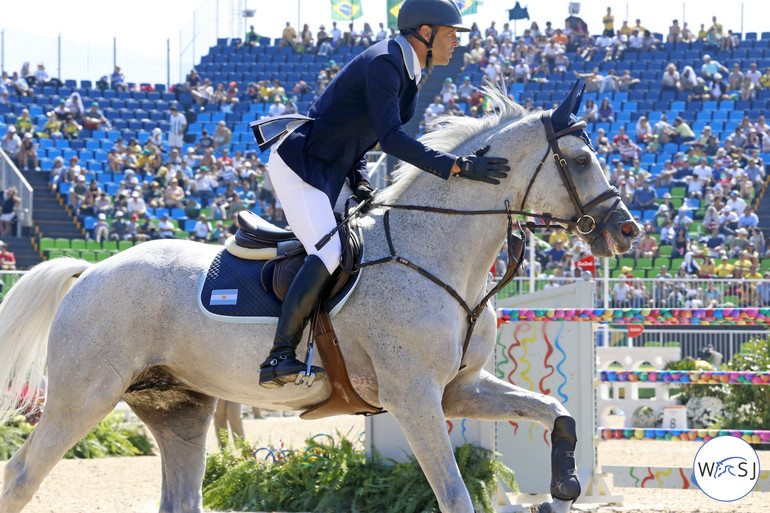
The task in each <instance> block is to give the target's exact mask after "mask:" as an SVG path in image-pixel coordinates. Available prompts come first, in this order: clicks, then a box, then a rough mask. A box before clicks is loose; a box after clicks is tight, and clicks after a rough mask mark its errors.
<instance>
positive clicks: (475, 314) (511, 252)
mask: <svg viewBox="0 0 770 513" xmlns="http://www.w3.org/2000/svg"><path fill="white" fill-rule="evenodd" d="M506 207H508V202H506ZM390 212H391V211H390V210H387V211H386V212H385V215H384V227H385V238H386V239H387V242H388V250H389V251H390V256H387V257H383V258H380V259H377V260H373V261H371V262H365V263H363V264H361V267H368V266H372V265H378V264H384V263H386V262H397V263H399V264H402V265H405V266H406V267H408V268H410V269H412V270H414V271H416V272H417V273H419V274H420V275H422V276H424V277H425V278H428V279H429V280H430V281H432V282H433V283H435V284H436V285H438V286H439V287H441V288H442V289H444V290H445V291H446V292H447V293H448V294H449V295H450V296H452V297H453V298H454V299H455V300H456V301H457V302H458V303H459V305H460V306H461V307H462V309H463V310H465V313H466V314H467V316H468V331H466V333H465V339H464V341H463V346H462V357H461V359H460V361H461V362H462V360H463V359H464V358H465V353H466V352H467V351H468V345H469V344H470V340H471V335H472V334H473V329H474V328H475V326H476V321H478V319H479V316H480V315H481V312H483V311H484V308H486V305H487V302H488V301H489V300H490V299H491V298H492V297H494V296H495V294H497V293H498V292H499V291H500V290H502V289H503V287H505V286H506V285H508V284H509V283H510V282H511V280H513V278H514V277H515V276H516V272H517V271H518V269H519V265H520V264H521V259H522V256H523V254H524V234H523V231H522V229H521V225H519V224H518V223H517V226H518V228H519V235H516V234H515V233H514V231H513V226H514V223H513V218H512V211H511V210H510V209H508V210H507V211H506V214H507V216H508V268H507V269H506V271H505V274H504V275H503V277H502V279H501V280H500V281H499V282H498V283H497V284H496V285H495V286H494V287H493V288H492V290H490V291H489V292H488V293H487V294H486V295H485V296H484V298H483V299H482V300H481V301H480V302H479V304H478V305H476V307H475V308H471V307H470V305H468V303H467V302H466V301H465V300H464V299H463V297H462V296H461V295H460V294H459V293H458V292H457V291H456V290H455V289H454V287H452V286H451V285H449V284H448V283H446V282H444V281H442V280H441V279H440V278H438V277H437V276H436V275H435V274H433V273H431V272H430V271H428V270H427V269H425V268H424V267H421V266H420V265H417V264H415V263H414V262H411V261H410V260H408V259H407V258H404V257H402V256H401V255H399V254H398V252H397V251H396V247H395V245H394V244H393V237H392V236H391V228H390ZM434 212H435V211H434ZM435 213H444V212H435ZM489 213H492V212H489ZM494 213H499V211H496V212H494ZM463 367H465V365H461V366H460V369H462V368H463Z"/></svg>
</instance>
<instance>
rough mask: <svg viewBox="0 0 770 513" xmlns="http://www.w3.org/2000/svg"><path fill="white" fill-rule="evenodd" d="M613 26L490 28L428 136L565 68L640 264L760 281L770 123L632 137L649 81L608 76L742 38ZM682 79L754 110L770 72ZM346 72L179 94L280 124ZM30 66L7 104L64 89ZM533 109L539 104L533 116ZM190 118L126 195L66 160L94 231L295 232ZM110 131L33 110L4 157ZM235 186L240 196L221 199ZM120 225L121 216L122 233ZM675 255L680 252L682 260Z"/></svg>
mask: <svg viewBox="0 0 770 513" xmlns="http://www.w3.org/2000/svg"><path fill="white" fill-rule="evenodd" d="M602 27H603V30H602V33H601V35H599V36H597V37H592V36H591V35H590V33H589V31H588V27H587V25H586V24H585V23H584V22H583V20H581V19H580V18H577V17H571V18H568V19H567V20H566V21H565V23H564V26H563V27H554V26H553V25H552V23H551V22H546V23H545V25H544V27H543V28H542V29H541V28H540V26H539V24H538V23H537V22H532V23H531V25H530V26H529V27H528V28H527V29H525V30H524V32H523V34H522V35H521V36H517V35H515V34H513V31H512V30H511V26H510V25H509V24H508V23H505V24H503V26H502V28H501V29H499V30H498V27H497V26H496V24H495V23H494V22H492V23H491V24H490V26H489V27H487V28H486V29H485V30H484V31H483V33H482V31H481V29H480V28H479V27H478V25H477V24H475V23H474V24H473V26H472V28H471V32H470V33H469V34H468V50H467V52H465V53H464V55H463V72H462V73H461V77H460V80H459V82H457V83H456V82H455V80H454V79H453V77H446V78H445V79H444V81H443V84H442V87H441V89H440V91H439V92H438V93H437V94H435V96H434V97H433V102H432V103H431V104H430V105H429V106H428V107H427V108H426V110H425V112H424V113H423V115H422V119H421V122H420V129H421V130H423V131H425V130H430V129H431V126H432V125H431V121H433V120H435V119H436V118H438V117H439V116H441V115H458V116H461V115H470V116H475V117H481V116H484V115H486V114H487V113H488V112H487V106H486V103H485V97H484V95H483V93H482V92H481V91H480V90H479V88H478V84H474V83H473V81H472V80H471V78H472V75H473V76H475V75H476V72H480V73H481V74H482V75H483V77H484V78H483V80H484V81H489V82H503V83H505V84H513V83H523V84H528V83H530V82H533V81H534V82H538V81H539V82H547V81H549V80H550V79H551V78H552V76H553V75H554V74H555V73H558V75H557V77H558V78H559V79H563V80H566V78H565V73H573V74H574V75H576V76H577V77H579V78H581V79H583V80H584V81H585V83H586V86H587V90H588V91H590V92H596V93H598V98H599V99H598V100H597V101H596V102H595V101H594V100H593V98H591V99H588V100H587V101H586V102H585V104H584V105H583V109H582V113H581V114H582V117H583V118H584V119H585V120H586V121H588V122H589V123H601V124H609V125H604V126H611V127H612V128H611V131H612V133H606V131H605V129H604V128H603V127H599V128H598V129H597V130H596V132H595V133H594V137H593V142H594V146H595V148H596V150H597V156H598V157H599V161H600V163H601V165H602V166H603V168H604V169H605V172H606V173H607V175H608V177H609V179H610V181H611V183H612V184H613V185H615V186H616V187H617V188H618V190H619V191H620V193H621V196H622V199H623V201H624V202H625V203H626V205H627V206H628V207H629V208H630V209H631V210H632V211H633V212H634V213H635V214H636V215H637V216H638V217H639V220H640V222H642V223H643V226H644V230H643V231H644V234H643V236H642V237H641V238H640V241H639V242H638V244H637V245H636V246H635V247H634V249H633V250H632V251H631V252H630V253H629V254H628V255H626V256H627V257H628V256H631V257H633V259H634V261H635V262H639V260H640V259H655V258H657V257H660V256H664V255H665V256H669V255H670V256H672V257H674V258H682V260H683V264H682V267H678V268H677V269H674V270H673V271H674V272H675V274H676V275H680V274H682V273H684V274H683V276H684V277H702V278H710V277H719V278H735V273H736V271H735V269H736V265H733V268H732V269H731V271H730V274H727V275H725V276H722V275H724V274H725V272H726V269H727V267H724V266H723V267H719V265H713V266H712V265H710V264H711V263H713V262H717V263H721V261H722V260H723V258H725V257H726V258H727V259H728V262H729V263H732V262H734V261H738V260H743V261H744V262H751V263H752V264H753V266H754V272H752V267H751V266H750V265H749V266H748V267H747V269H748V275H749V276H752V277H756V275H757V274H758V273H756V270H757V269H758V268H759V267H758V266H759V264H760V262H761V260H762V259H763V258H765V257H766V255H767V251H768V248H767V247H766V245H765V240H764V237H763V235H762V231H761V230H760V229H759V228H758V219H757V216H756V214H755V213H754V212H753V208H752V206H753V205H754V204H755V200H756V198H757V195H758V193H759V192H760V191H761V190H762V189H763V187H764V183H765V178H766V177H765V163H764V162H763V161H762V159H761V158H760V156H759V154H760V153H764V152H768V151H770V132H769V130H770V126H768V124H766V122H765V119H764V116H759V117H757V118H756V119H752V118H751V117H749V116H746V117H745V118H744V119H743V121H742V122H741V123H740V125H739V126H738V127H737V128H736V129H735V131H734V133H732V134H730V135H729V136H728V137H726V138H725V139H724V141H721V140H720V139H719V138H718V137H717V135H715V134H713V133H712V131H711V128H710V127H709V126H705V127H704V128H703V129H702V130H700V131H699V132H697V133H696V131H694V130H693V128H692V127H691V126H690V124H689V123H688V122H687V120H685V119H683V118H682V117H678V116H677V117H674V119H673V120H671V122H669V119H668V117H667V115H666V114H662V115H660V116H659V117H658V116H656V117H655V121H654V122H652V121H651V120H650V119H649V118H648V117H647V116H646V115H645V116H641V117H639V118H638V121H637V122H636V123H635V126H634V125H633V124H630V125H628V133H626V126H624V124H623V123H615V120H616V119H617V115H618V113H617V112H615V109H614V108H613V104H612V102H611V101H610V98H611V95H612V93H614V92H617V91H621V92H622V91H633V90H634V87H635V86H636V84H638V83H639V82H640V79H639V78H637V77H635V76H633V75H632V74H631V71H630V70H628V69H624V70H623V72H622V73H621V72H620V71H617V72H616V70H614V69H608V70H607V71H606V72H601V71H600V69H601V68H600V66H599V65H598V63H601V62H606V61H614V60H619V59H621V58H623V55H624V54H626V53H628V52H642V51H651V50H655V49H656V48H659V47H661V45H662V44H663V43H664V42H665V43H673V44H679V43H683V44H687V43H690V42H693V41H703V42H705V44H706V45H707V46H708V47H709V48H713V51H714V52H716V51H721V50H730V49H735V48H738V47H739V46H740V44H741V41H740V38H739V37H738V36H737V35H736V34H734V33H732V31H727V32H726V33H725V32H724V31H723V28H722V26H721V25H720V24H719V23H718V22H717V20H716V17H714V18H712V24H711V26H710V27H709V28H706V27H705V25H701V29H700V31H698V32H697V33H693V32H691V31H690V29H689V28H688V26H687V23H684V24H682V25H681V26H680V24H679V22H678V20H673V22H672V25H671V26H670V27H669V30H668V34H667V35H665V36H656V35H655V34H652V33H651V31H650V30H648V29H646V28H645V27H644V26H643V25H642V23H641V20H638V19H637V20H635V24H634V25H629V24H628V22H627V21H624V22H623V23H622V26H621V27H620V28H619V29H617V30H616V29H615V22H614V16H613V14H612V11H611V9H610V8H608V9H607V14H606V15H605V16H604V17H603V19H602ZM393 36H394V31H393V30H392V29H391V30H390V31H388V30H387V29H386V28H385V27H384V25H383V24H382V23H380V25H379V30H378V31H377V32H376V33H375V32H374V31H373V30H372V28H371V27H370V26H369V25H368V24H364V26H363V29H362V30H360V31H358V30H356V29H355V27H354V24H353V23H350V24H349V25H348V30H347V31H343V30H341V29H340V28H338V27H337V23H336V22H334V23H333V24H332V27H331V30H329V31H327V30H326V27H325V26H324V25H320V26H319V29H318V31H317V32H316V33H315V34H313V33H312V32H311V30H310V27H309V26H308V25H304V26H303V27H302V30H301V31H299V32H298V31H297V30H295V29H294V28H293V27H292V26H291V24H290V23H286V26H285V27H284V29H283V32H282V34H281V38H280V41H278V46H279V47H284V46H290V47H291V48H292V49H293V51H294V52H296V53H312V54H316V55H320V56H325V57H330V56H332V55H333V54H334V53H335V51H337V50H339V49H340V48H341V47H342V46H355V45H360V46H368V45H369V44H371V43H373V42H376V41H379V40H382V39H385V38H388V37H393ZM261 39H262V36H260V35H259V34H256V32H255V31H254V28H253V26H252V27H251V28H250V30H249V32H248V33H247V34H246V37H245V38H244V40H243V42H240V43H238V45H239V46H242V45H253V46H255V45H259V44H260V41H261ZM578 60H585V61H589V62H592V63H597V66H595V67H594V68H593V69H592V70H591V71H590V72H587V73H578V72H572V70H571V67H572V66H571V64H572V63H573V62H576V61H578ZM728 66H730V68H729V69H728ZM679 68H680V67H679V66H677V64H676V63H674V62H671V63H669V64H668V66H666V70H665V73H663V75H662V78H661V84H660V90H661V91H675V92H687V93H688V95H689V98H688V100H689V101H691V102H706V101H712V100H713V101H728V100H751V99H755V98H756V96H757V93H758V91H760V90H762V89H763V88H768V87H770V68H768V69H765V70H764V72H762V71H760V70H759V69H758V66H757V63H754V62H751V63H749V65H748V68H746V69H741V64H739V63H737V62H736V63H721V62H718V61H717V60H716V59H712V58H711V56H710V55H708V54H706V55H703V57H702V62H690V63H689V65H684V66H681V69H679ZM339 70H340V64H339V63H337V62H335V61H334V60H333V59H331V58H330V59H329V60H328V63H327V64H326V65H325V66H324V67H323V69H321V70H320V71H319V72H318V75H317V77H316V83H315V84H313V83H308V82H307V81H305V80H298V81H297V82H295V83H294V84H283V83H282V82H281V80H279V79H277V78H273V79H272V80H266V79H262V80H255V81H252V82H250V83H248V85H247V86H246V88H245V90H244V91H239V90H238V83H237V82H234V81H233V82H220V83H216V84H215V83H212V79H211V78H210V77H201V76H199V75H198V73H197V72H196V70H192V71H191V72H190V74H189V75H188V76H187V78H186V82H185V83H184V84H180V85H179V86H178V87H177V90H176V93H183V92H189V93H190V94H191V95H192V97H193V100H194V102H195V109H194V110H198V111H200V110H203V109H206V107H207V106H208V105H209V104H214V105H216V106H217V107H218V109H219V110H220V111H221V112H225V113H231V112H233V108H234V107H235V106H236V105H237V104H238V102H239V101H240V102H243V101H246V102H251V103H262V104H264V105H265V115H266V116H275V115H280V114H285V113H292V112H297V111H298V110H299V106H298V98H300V97H308V96H309V97H313V96H315V95H317V94H320V92H322V91H323V89H324V88H325V87H326V86H327V85H328V83H329V82H330V81H331V79H332V78H333V77H334V75H335V74H336V73H337V72H338V71H339ZM28 71H29V70H28V68H27V69H26V70H24V69H23V70H22V72H21V74H17V73H14V74H13V76H12V77H9V76H7V75H6V74H4V75H3V77H2V80H0V103H2V102H3V101H4V99H6V101H7V98H8V95H9V94H14V95H30V94H33V87H34V84H40V83H46V84H47V83H50V81H51V80H55V79H51V78H50V77H48V76H47V73H45V69H44V66H42V64H41V65H39V66H38V70H37V72H35V73H33V74H30V73H29V72H28ZM100 82H101V84H100V85H99V87H107V88H112V89H115V90H125V89H127V88H128V87H129V84H128V82H127V81H126V78H125V76H124V75H123V73H122V71H121V69H120V68H119V67H116V68H115V70H114V71H113V73H112V74H111V75H108V76H105V77H104V78H103V80H102V81H100ZM423 94H425V92H423ZM530 106H531V103H529V101H527V102H526V103H525V107H530ZM190 114H191V113H190V112H180V111H179V110H177V106H176V104H172V105H171V107H170V110H169V118H168V120H169V123H170V127H171V128H170V129H169V130H168V131H167V132H166V133H162V132H161V130H160V129H155V130H153V133H152V137H151V138H150V139H149V140H147V141H146V142H144V143H143V144H140V143H139V142H138V141H136V140H127V141H124V140H123V139H118V140H117V141H116V142H115V145H114V147H113V148H111V149H110V151H109V160H108V166H109V171H110V172H112V173H113V174H115V175H123V176H122V178H121V180H120V187H119V190H118V191H117V192H116V193H114V194H107V192H106V191H105V190H102V186H101V184H99V183H98V182H97V181H96V179H95V178H94V176H93V174H92V173H89V172H87V170H86V169H85V168H84V167H81V166H80V165H79V163H78V159H77V157H74V158H73V159H70V161H69V162H66V163H65V162H64V161H63V159H61V158H59V159H57V161H56V162H55V163H54V167H53V169H52V170H51V185H52V187H58V184H60V183H70V184H71V188H70V193H69V197H68V203H69V205H70V207H71V208H72V209H73V210H74V211H75V212H76V213H78V214H80V215H93V216H96V217H97V218H98V219H99V221H98V223H97V225H96V227H95V228H94V230H93V232H94V233H93V234H92V235H93V237H94V238H96V239H97V240H104V239H107V238H118V239H132V240H144V239H146V238H155V237H172V236H177V234H179V233H180V232H179V230H177V229H175V228H176V227H175V225H174V223H173V222H172V221H173V220H171V219H169V218H168V216H166V217H164V218H162V219H160V220H155V221H156V222H154V223H151V222H150V221H151V220H150V216H149V215H148V209H157V208H167V209H184V210H185V214H186V217H187V218H188V219H191V220H192V219H194V220H196V226H195V228H194V229H193V230H192V232H191V238H193V239H195V240H220V238H221V236H222V235H223V233H224V232H225V231H226V230H227V227H228V226H231V223H230V221H232V220H233V218H234V216H235V214H236V213H237V212H238V211H239V210H241V209H243V208H253V207H254V206H255V205H259V206H260V208H261V209H262V211H263V212H265V214H266V216H267V217H268V218H270V219H272V220H275V221H277V222H278V223H279V224H280V223H282V222H283V219H282V213H281V210H280V205H278V204H276V201H275V197H274V195H273V194H272V187H271V185H270V180H269V177H268V176H267V171H266V169H265V166H264V165H263V164H262V162H261V161H260V160H259V159H258V158H257V155H256V153H254V152H247V153H246V154H242V153H241V152H239V151H236V152H235V154H234V155H233V156H232V157H231V156H230V155H229V148H228V146H229V144H230V141H231V137H232V133H231V131H230V130H231V129H230V127H228V126H227V124H226V123H225V122H224V121H222V122H220V123H219V124H218V125H217V127H216V129H215V130H214V132H213V133H212V134H209V133H208V131H207V130H205V129H204V130H202V131H201V133H200V136H198V137H197V138H196V140H195V141H194V142H193V144H194V146H193V147H189V145H188V144H189V143H190V142H191V141H190V140H189V138H187V137H186V133H187V129H188V121H187V117H186V116H188V117H189V115H190ZM193 115H194V113H193ZM109 128H111V127H110V122H109V120H108V119H107V118H106V117H105V116H104V114H103V113H102V112H101V110H100V108H99V104H98V103H96V102H94V103H91V104H88V105H84V102H83V99H82V98H80V97H79V95H78V94H77V93H74V92H73V93H72V94H71V95H70V96H69V97H68V98H62V99H61V101H60V104H59V105H57V106H56V107H55V108H54V109H52V110H51V111H50V112H48V113H47V120H46V123H45V124H43V125H42V126H35V123H33V122H31V120H30V119H29V113H28V112H26V113H25V112H24V111H22V113H21V115H20V116H19V117H18V119H17V121H16V124H15V126H8V129H7V133H6V134H5V137H4V138H3V140H2V147H3V149H5V150H6V152H7V153H9V155H11V156H12V158H14V160H15V161H16V162H17V164H18V165H19V166H20V167H22V168H29V169H39V158H38V155H37V151H36V148H35V141H37V140H39V139H40V138H46V137H48V138H54V139H57V138H65V139H76V138H78V137H79V134H80V132H81V131H82V130H83V129H87V130H94V129H109ZM667 143H676V144H679V145H680V151H679V152H677V153H675V154H671V155H670V159H669V158H667V159H665V163H664V164H663V169H662V171H661V172H660V173H656V174H655V175H653V174H651V173H650V171H649V169H648V168H647V167H646V166H642V165H641V160H642V158H643V156H644V155H645V154H649V153H655V154H659V155H660V154H662V153H663V148H664V146H665V145H666V144H667ZM666 156H668V155H666ZM658 162H661V160H658ZM672 188H673V190H679V191H681V190H683V191H684V193H683V194H681V196H676V197H672V195H671V192H665V193H661V192H660V191H661V190H667V191H670V190H672ZM222 189H224V191H225V192H221V190H222ZM201 210H204V212H201ZM700 216H702V219H701V217H700ZM110 219H114V221H113V222H112V223H109V222H107V221H108V220H110ZM212 221H213V223H214V224H213V225H212V224H211V223H212ZM666 246H670V248H671V249H670V251H669V250H668V249H667V248H665V247H666ZM587 254H588V249H587V248H586V247H585V245H584V244H583V243H582V242H581V241H580V240H579V239H577V238H575V237H573V238H571V239H567V238H566V237H563V234H561V232H556V231H555V232H553V233H549V234H547V235H546V237H545V238H544V239H543V240H541V241H539V243H538V246H537V255H536V259H535V262H536V267H537V269H536V271H537V272H540V273H543V272H547V273H549V274H551V275H553V276H554V277H555V278H556V281H555V283H554V284H553V286H555V285H556V284H557V283H558V279H559V278H565V277H569V275H570V273H571V271H570V269H571V268H572V267H573V262H574V261H575V260H577V259H579V258H582V257H583V256H585V255H587ZM525 267H526V266H525ZM737 267H741V268H742V267H743V265H741V266H737ZM658 270H659V271H660V272H662V273H663V274H661V275H660V276H666V274H667V269H665V268H657V267H656V271H658ZM737 273H739V276H740V277H745V276H746V274H743V275H740V273H741V271H737ZM623 274H624V276H625V275H626V274H627V273H623ZM624 289H625V288H624V287H623V286H622V285H619V288H618V292H617V294H616V296H615V301H616V302H617V304H623V305H625V304H632V298H634V297H636V298H639V297H641V296H642V295H643V294H642V291H641V290H636V287H635V286H634V285H633V284H632V285H630V289H631V290H630V291H628V290H624ZM648 292H649V291H648ZM677 293H681V291H678V292H677ZM661 294H662V291H658V292H654V291H653V292H650V293H648V294H647V296H645V297H647V298H648V299H655V298H658V299H660V298H661V297H662V296H661ZM670 294H671V291H668V293H667V294H666V295H665V297H666V298H669V296H670ZM675 296H676V294H675ZM683 297H685V298H686V297H687V294H684V295H683Z"/></svg>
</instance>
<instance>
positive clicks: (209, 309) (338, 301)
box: [198, 249, 361, 324]
mask: <svg viewBox="0 0 770 513" xmlns="http://www.w3.org/2000/svg"><path fill="white" fill-rule="evenodd" d="M267 262H268V261H267V260H243V259H240V258H238V257H235V256H233V255H231V254H230V253H228V251H227V250H225V249H223V250H222V251H220V252H219V253H218V254H217V256H216V257H214V260H213V261H212V262H211V264H210V265H209V268H208V271H207V272H206V273H205V274H204V275H203V276H201V281H200V285H199V286H198V306H200V308H201V310H202V311H203V313H204V314H205V315H206V316H208V317H210V318H212V319H216V320H218V321H223V322H240V323H252V324H275V323H277V322H278V316H279V315H280V313H281V301H280V300H279V299H278V297H277V296H276V295H275V294H274V293H273V287H272V284H273V264H269V265H268V266H267V268H266V269H265V272H264V275H262V268H263V267H264V266H265V265H266V264H267ZM260 276H262V278H260ZM360 278H361V272H360V271H359V273H358V275H357V276H356V278H355V279H354V280H351V281H349V282H348V283H347V285H345V288H343V289H342V290H341V291H340V292H338V293H337V294H336V295H335V296H334V297H333V298H331V300H329V301H328V302H327V303H326V304H325V305H324V309H325V310H327V311H328V312H329V313H330V316H331V317H334V315H335V314H336V313H337V312H339V310H340V309H341V308H342V306H343V305H344V304H345V302H346V301H347V299H348V297H350V294H351V293H352V292H353V290H354V289H355V287H356V285H357V284H358V280H359V279H360ZM262 279H264V281H265V285H267V288H268V289H269V290H267V291H266V290H265V289H264V287H263V286H262Z"/></svg>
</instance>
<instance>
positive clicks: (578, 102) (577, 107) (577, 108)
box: [572, 81, 586, 116]
mask: <svg viewBox="0 0 770 513" xmlns="http://www.w3.org/2000/svg"><path fill="white" fill-rule="evenodd" d="M578 82H579V81H578ZM585 92H586V85H585V84H583V85H581V86H580V87H579V92H578V94H577V96H576V97H575V105H574V106H573V107H572V113H573V114H574V115H575V116H577V115H578V112H580V105H582V103H583V93H585Z"/></svg>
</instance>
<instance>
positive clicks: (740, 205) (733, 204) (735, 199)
mask: <svg viewBox="0 0 770 513" xmlns="http://www.w3.org/2000/svg"><path fill="white" fill-rule="evenodd" d="M725 206H728V207H730V209H731V210H733V211H735V212H736V213H737V214H738V216H740V215H741V214H743V211H744V209H745V208H746V201H745V200H744V199H743V198H741V197H740V196H739V195H738V191H731V192H730V198H729V199H728V200H727V202H726V203H725Z"/></svg>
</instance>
